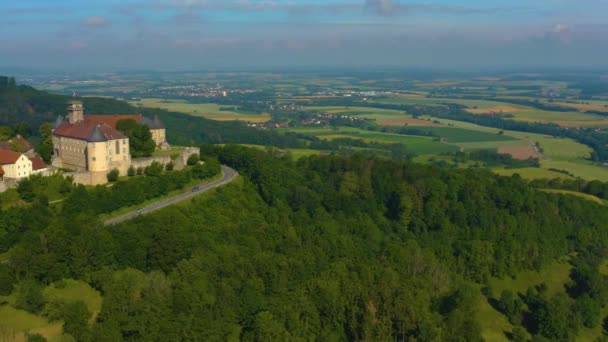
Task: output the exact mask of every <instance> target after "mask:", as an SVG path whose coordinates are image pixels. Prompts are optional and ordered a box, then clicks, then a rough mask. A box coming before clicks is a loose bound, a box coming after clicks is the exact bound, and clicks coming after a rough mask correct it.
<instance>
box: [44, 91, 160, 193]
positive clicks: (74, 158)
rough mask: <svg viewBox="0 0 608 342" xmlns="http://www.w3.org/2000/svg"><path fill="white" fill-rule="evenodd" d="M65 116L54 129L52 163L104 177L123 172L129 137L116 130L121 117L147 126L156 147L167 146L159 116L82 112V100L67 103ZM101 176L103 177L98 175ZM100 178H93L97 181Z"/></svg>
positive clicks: (128, 158) (128, 156)
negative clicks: (88, 113)
mask: <svg viewBox="0 0 608 342" xmlns="http://www.w3.org/2000/svg"><path fill="white" fill-rule="evenodd" d="M67 110H68V116H67V118H65V117H61V116H60V117H58V118H57V121H56V122H55V126H54V129H53V166H54V167H56V168H62V169H70V170H74V171H78V172H85V171H86V172H89V173H91V174H93V175H95V174H97V175H98V177H96V178H98V179H103V178H105V175H106V174H107V172H109V171H110V170H112V169H117V170H119V172H120V173H121V174H126V172H127V170H128V169H129V167H130V166H131V165H132V160H131V153H130V150H129V138H128V137H127V136H125V135H124V134H122V133H121V132H119V131H118V130H117V127H116V126H117V124H118V122H119V121H120V120H128V119H131V120H135V121H136V122H137V123H139V124H143V125H146V126H148V128H149V129H150V132H151V133H152V138H153V139H154V141H155V142H156V147H157V149H168V148H169V145H168V144H167V141H166V133H165V126H164V125H163V123H162V122H161V121H160V120H159V118H158V117H155V118H154V119H149V118H146V117H144V116H142V115H139V114H138V115H84V106H83V104H82V102H81V101H78V100H72V101H69V102H68V107H67ZM102 175H103V177H101V176H102ZM100 182H102V181H101V180H98V181H92V183H100Z"/></svg>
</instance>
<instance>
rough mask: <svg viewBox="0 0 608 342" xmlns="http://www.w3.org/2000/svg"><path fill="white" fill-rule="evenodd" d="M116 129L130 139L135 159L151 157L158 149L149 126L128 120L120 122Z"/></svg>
mask: <svg viewBox="0 0 608 342" xmlns="http://www.w3.org/2000/svg"><path fill="white" fill-rule="evenodd" d="M116 128H117V129H118V130H119V131H121V132H122V133H123V134H124V135H126V136H127V137H129V147H130V151H131V155H132V156H133V157H136V158H137V157H149V156H151V155H152V152H154V150H155V149H156V143H155V142H154V139H152V133H150V128H148V126H145V125H140V124H138V123H137V122H136V121H135V120H132V119H127V120H120V121H118V123H117V124H116Z"/></svg>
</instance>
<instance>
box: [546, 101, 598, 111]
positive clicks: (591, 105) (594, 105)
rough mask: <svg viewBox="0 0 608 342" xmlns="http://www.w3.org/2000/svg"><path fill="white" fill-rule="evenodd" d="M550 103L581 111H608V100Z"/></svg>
mask: <svg viewBox="0 0 608 342" xmlns="http://www.w3.org/2000/svg"><path fill="white" fill-rule="evenodd" d="M550 104H553V105H557V106H562V107H568V108H572V109H576V110H579V111H587V110H593V111H600V112H608V102H607V101H585V102H580V103H570V102H551V103H550Z"/></svg>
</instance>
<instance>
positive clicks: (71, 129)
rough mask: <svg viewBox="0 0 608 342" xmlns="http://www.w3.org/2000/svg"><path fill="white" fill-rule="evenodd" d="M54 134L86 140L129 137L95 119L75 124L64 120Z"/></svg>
mask: <svg viewBox="0 0 608 342" xmlns="http://www.w3.org/2000/svg"><path fill="white" fill-rule="evenodd" d="M53 134H54V135H58V136H61V137H66V138H73V139H78V140H86V141H107V140H116V139H126V138H127V137H126V136H125V135H124V134H122V133H120V132H118V131H117V130H116V129H114V128H112V127H111V126H109V125H107V124H104V123H101V124H99V123H95V122H93V121H81V122H77V123H75V124H73V125H72V124H70V123H69V122H64V123H63V124H62V125H61V126H59V127H57V128H55V130H54V131H53Z"/></svg>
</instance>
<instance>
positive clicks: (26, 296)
mask: <svg viewBox="0 0 608 342" xmlns="http://www.w3.org/2000/svg"><path fill="white" fill-rule="evenodd" d="M42 289H43V287H42V285H41V284H40V283H38V282H37V281H36V280H34V279H26V280H23V281H21V282H20V283H19V284H17V297H16V299H15V306H16V307H17V308H19V309H23V310H26V311H29V312H32V313H39V312H40V311H41V310H42V308H43V307H44V304H45V303H46V300H45V298H44V295H43V294H42Z"/></svg>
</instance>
